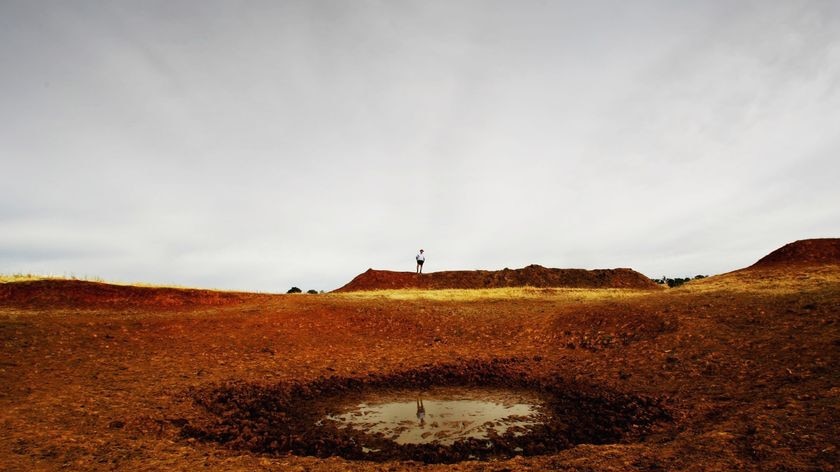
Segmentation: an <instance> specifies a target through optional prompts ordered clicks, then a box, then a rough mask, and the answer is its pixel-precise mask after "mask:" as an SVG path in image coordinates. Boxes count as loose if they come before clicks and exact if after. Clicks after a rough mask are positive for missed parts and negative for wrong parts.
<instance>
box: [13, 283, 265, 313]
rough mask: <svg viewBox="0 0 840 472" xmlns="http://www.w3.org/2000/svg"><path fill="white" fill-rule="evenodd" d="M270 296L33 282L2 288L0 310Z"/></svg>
mask: <svg viewBox="0 0 840 472" xmlns="http://www.w3.org/2000/svg"><path fill="white" fill-rule="evenodd" d="M261 296H262V297H264V296H266V295H260V294H254V293H246V292H222V291H215V290H203V289H184V288H171V287H138V286H132V285H115V284H107V283H102V282H89V281H86V280H29V281H23V282H7V283H2V284H0V306H26V307H50V308H72V307H82V306H91V307H102V306H119V305H123V306H132V307H135V306H142V307H146V308H149V307H166V308H171V307H181V306H183V307H187V306H200V305H213V306H220V305H229V304H235V303H240V302H243V301H246V300H251V299H254V298H257V297H261Z"/></svg>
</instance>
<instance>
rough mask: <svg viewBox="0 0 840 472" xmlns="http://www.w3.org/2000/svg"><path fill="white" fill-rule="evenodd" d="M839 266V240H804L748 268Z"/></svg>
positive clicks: (783, 248) (785, 247)
mask: <svg viewBox="0 0 840 472" xmlns="http://www.w3.org/2000/svg"><path fill="white" fill-rule="evenodd" d="M826 264H840V238H823V239H804V240H801V241H796V242H792V243H790V244H786V245H784V246H782V247H780V248H779V249H776V250H775V251H773V252H771V253H770V254H768V255H766V256H764V257H762V258H761V259H759V260H758V262H756V263H755V264H753V265H752V266H750V268H754V269H760V268H768V267H784V266H803V265H826Z"/></svg>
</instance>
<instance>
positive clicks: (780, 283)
mask: <svg viewBox="0 0 840 472" xmlns="http://www.w3.org/2000/svg"><path fill="white" fill-rule="evenodd" d="M838 287H840V265H824V266H814V267H809V266H802V267H787V268H784V269H782V270H779V269H766V270H745V271H735V272H730V273H727V274H721V275H716V276H713V277H708V278H705V279H700V280H692V281H691V282H689V283H686V284H685V285H683V286H681V287H678V288H675V289H672V290H673V292H674V293H680V292H682V293H685V292H690V293H703V292H753V293H754V292H759V293H763V294H766V295H771V294H778V295H787V294H793V293H800V292H813V291H819V290H823V289H826V288H838Z"/></svg>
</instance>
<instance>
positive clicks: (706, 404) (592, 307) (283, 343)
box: [0, 269, 840, 471]
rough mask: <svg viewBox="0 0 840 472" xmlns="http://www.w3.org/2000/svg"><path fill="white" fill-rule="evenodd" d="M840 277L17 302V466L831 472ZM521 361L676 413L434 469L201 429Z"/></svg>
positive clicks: (6, 311)
mask: <svg viewBox="0 0 840 472" xmlns="http://www.w3.org/2000/svg"><path fill="white" fill-rule="evenodd" d="M797 270H799V269H797ZM834 274H835V276H837V277H835V278H834V279H833V280H834V281H833V282H832V281H829V282H826V281H825V280H826V277H825V276H823V277H822V278H821V279H820V280H822V282H821V283H819V284H813V283H810V282H809V279H808V278H807V273H806V272H802V271H800V272H797V273H794V274H791V276H790V277H789V278H788V279H789V280H791V281H792V282H790V284H798V285H790V284H788V283H787V282H786V284H785V285H784V289H783V290H775V291H774V290H761V291H749V290H746V289H744V287H739V290H723V289H721V288H720V287H713V288H712V289H691V287H690V285H691V284H689V286H687V287H686V289H675V290H671V291H665V292H659V291H657V292H644V293H642V294H638V293H636V292H633V293H634V294H633V295H626V296H624V295H620V294H615V293H613V292H611V293H609V294H605V295H604V296H603V297H600V298H599V297H584V298H581V297H579V296H577V295H569V294H564V293H563V292H557V293H552V292H546V294H545V296H544V297H537V298H535V297H530V298H523V299H496V298H489V299H482V298H481V297H475V298H470V299H465V300H460V301H430V300H423V299H409V300H391V299H387V298H376V297H373V298H354V297H348V296H343V295H319V296H307V295H297V296H275V297H261V298H255V299H248V298H247V297H246V298H244V299H242V300H239V301H237V302H236V303H227V304H224V305H212V304H205V305H199V306H195V307H185V306H181V305H178V306H177V307H168V306H165V305H162V306H154V305H144V306H136V307H133V306H131V304H122V305H117V306H108V305H105V306H102V305H100V306H94V307H85V306H83V305H74V306H71V307H65V308H48V307H43V306H25V305H24V306H20V305H9V304H7V305H5V306H3V307H0V341H2V345H0V348H1V349H2V351H0V429H2V436H0V437H2V439H0V463H2V464H3V467H4V469H5V470H21V471H23V470H62V469H66V470H113V469H115V468H119V469H121V470H162V469H166V470H197V469H201V470H313V471H318V470H408V469H410V468H416V467H418V466H422V467H425V468H426V469H427V470H498V471H502V470H529V469H530V470H567V471H574V470H579V471H593V470H596V471H598V470H603V471H606V470H611V471H613V470H736V469H745V470H833V467H834V464H837V463H838V462H839V461H840V456H838V444H837V439H836V438H838V437H840V409H838V405H840V373H838V368H837V365H838V356H837V354H838V350H840V325H838V323H840V319H838V318H840V285H838V283H837V282H836V280H840V274H838V271H837V270H835V272H834ZM823 275H824V274H823ZM786 280H787V279H786ZM628 293H630V292H628ZM511 359H515V360H516V361H515V362H513V364H511V367H510V369H511V371H512V372H518V373H521V375H522V376H524V377H522V378H525V379H549V378H562V379H564V381H567V382H569V383H573V384H578V385H588V386H596V388H597V389H602V391H603V392H610V393H609V395H611V396H615V398H619V397H622V396H626V397H627V398H652V399H656V402H657V403H656V404H657V405H661V406H662V407H663V408H664V409H666V410H667V412H668V415H669V417H670V419H669V420H668V421H667V422H664V423H663V424H662V427H657V426H656V424H657V423H655V422H654V423H652V426H651V427H650V428H649V430H647V431H644V432H643V434H640V435H637V436H635V437H633V438H629V437H628V438H619V439H618V440H617V442H614V443H612V444H578V445H576V446H575V445H572V447H569V448H565V449H561V450H557V451H554V452H550V453H549V454H543V455H533V456H528V457H514V458H511V459H504V460H498V461H493V462H481V461H465V462H458V463H454V464H433V465H422V463H420V462H404V461H388V460H385V461H384V462H369V461H355V460H348V459H346V458H342V457H327V458H318V457H311V456H299V455H295V454H288V455H287V454H285V453H280V454H274V453H272V452H271V451H263V452H260V451H257V452H254V451H255V450H254V449H249V448H247V447H244V448H243V447H231V445H230V444H225V443H224V442H219V441H216V440H210V439H212V438H207V437H202V436H201V435H199V434H192V435H190V434H185V431H189V430H190V428H194V429H196V430H200V431H206V432H208V434H209V433H212V432H213V431H222V430H223V429H224V428H223V427H224V422H225V421H228V420H227V419H225V417H224V416H221V417H220V416H218V415H217V414H216V412H213V411H208V409H207V408H206V406H205V405H203V404H202V403H201V399H202V398H203V397H202V395H209V393H208V392H219V391H222V390H219V389H224V388H226V386H227V387H230V386H232V385H247V386H248V387H247V388H251V389H257V390H256V391H265V390H264V389H272V388H282V387H278V386H283V385H292V384H296V385H313V384H317V383H318V382H323V381H325V379H330V378H339V379H367V378H388V377H389V376H399V375H405V373H406V372H421V371H423V369H444V370H445V369H449V368H452V366H455V367H457V366H466V365H483V366H491V365H493V363H494V362H496V363H499V362H511ZM442 366H443V367H442ZM445 366H449V367H445ZM517 375H519V374H517ZM513 377H516V376H515V375H514V376H513ZM394 378H396V377H394ZM260 389H263V390H260ZM200 392H204V393H203V394H202V393H200ZM205 398H210V397H205ZM610 398H613V397H610ZM217 427H218V428H217ZM213 428H217V429H213ZM233 428H234V429H233V431H239V430H238V429H237V428H239V426H234V427H233ZM584 442H586V441H584ZM269 445H270V443H269Z"/></svg>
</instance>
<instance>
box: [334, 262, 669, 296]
mask: <svg viewBox="0 0 840 472" xmlns="http://www.w3.org/2000/svg"><path fill="white" fill-rule="evenodd" d="M503 287H540V288H548V287H568V288H633V289H652V290H655V289H659V288H660V286H659V285H658V284H656V283H654V282H652V281H651V280H650V279H649V278H647V277H645V276H644V275H642V274H640V273H638V272H636V271H634V270H632V269H596V270H584V269H550V268H546V267H542V266H539V265H529V266H528V267H524V268H522V269H513V270H511V269H504V270H497V271H489V270H457V271H444V272H431V273H428V274H422V275H420V274H415V273H414V272H392V271H387V270H374V269H368V270H367V271H366V272H364V273H362V274H359V275H358V276H357V277H356V278H354V279H353V280H352V281H350V283H348V284H347V285H345V286H343V287H341V288H339V289H338V290H335V291H336V292H355V291H363V290H395V289H424V290H439V289H479V288H503Z"/></svg>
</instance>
